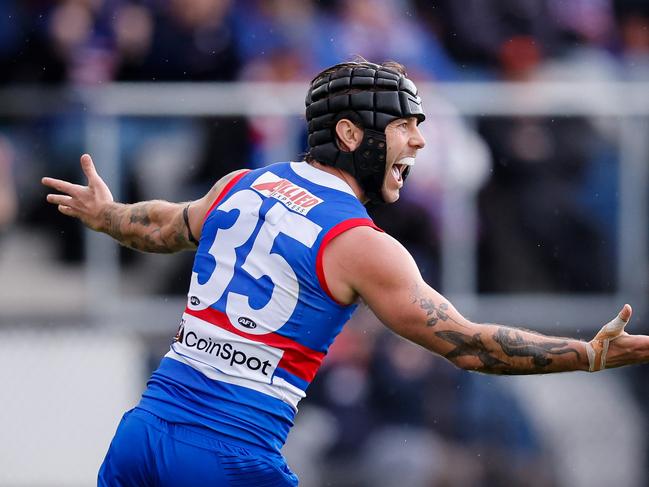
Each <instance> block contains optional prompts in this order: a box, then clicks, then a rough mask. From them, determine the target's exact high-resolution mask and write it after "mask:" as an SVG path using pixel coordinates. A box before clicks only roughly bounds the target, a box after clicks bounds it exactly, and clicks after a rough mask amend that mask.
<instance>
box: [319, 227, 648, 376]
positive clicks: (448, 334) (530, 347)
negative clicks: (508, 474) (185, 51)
mask: <svg viewBox="0 0 649 487" xmlns="http://www.w3.org/2000/svg"><path fill="white" fill-rule="evenodd" d="M324 268H325V276H326V279H327V284H328V286H329V288H330V290H331V291H332V293H333V294H334V296H335V297H337V298H338V299H339V300H341V301H342V302H351V301H352V300H353V299H354V297H355V296H360V297H361V298H362V299H363V300H364V301H365V302H366V303H367V304H368V305H369V307H370V308H371V309H372V310H373V311H374V312H375V313H376V315H377V316H378V317H379V319H380V320H381V321H382V322H383V323H385V324H386V325H387V326H388V327H390V328H391V329H392V330H394V331H395V332H396V333H398V334H399V335H401V336H403V337H405V338H407V339H409V340H411V341H413V342H415V343H418V344H419V345H421V346H423V347H425V348H427V349H428V350H431V351H433V352H435V353H438V354H439V355H441V356H443V357H445V358H447V359H448V360H450V361H451V362H453V363H454V364H455V365H457V366H458V367H461V368H463V369H467V370H475V371H480V372H484V373H490V374H541V373H550V372H563V371H572V370H593V371H594V370H600V368H602V365H604V367H617V366H622V365H629V364H633V363H641V362H645V361H648V360H649V337H647V336H641V335H636V336H632V335H628V334H626V333H625V332H624V331H623V326H624V325H625V324H626V322H627V321H628V320H629V318H630V316H631V308H630V306H628V305H625V306H624V308H623V309H622V311H621V312H620V314H619V316H618V318H616V319H614V320H613V321H612V322H611V323H610V324H607V325H606V327H605V328H606V330H608V331H605V329H602V332H600V334H598V336H597V337H596V338H595V339H593V340H592V341H591V342H588V343H587V342H583V341H580V340H575V339H571V338H558V337H549V336H545V335H542V334H539V333H535V332H532V331H527V330H523V329H519V328H511V327H507V326H503V325H498V324H481V323H474V322H472V321H470V320H468V319H466V318H464V317H463V316H462V315H461V314H460V313H459V312H458V311H457V310H456V309H455V308H454V307H453V305H452V304H451V303H450V302H449V301H448V300H446V298H444V297H443V296H442V295H440V294H439V293H438V292H436V291H435V290H434V289H432V288H431V287H430V286H428V285H427V284H426V283H425V282H424V281H423V279H422V278H421V275H420V273H419V270H418V269H417V266H416V264H415V262H414V260H413V259H412V257H411V256H410V254H409V253H408V252H407V251H406V250H405V249H404V248H403V246H402V245H401V244H400V243H399V242H397V241H396V240H395V239H393V238H392V237H390V236H388V235H386V234H382V233H379V232H376V231H375V230H372V229H371V228H369V227H359V228H354V229H352V230H349V231H348V232H345V233H343V234H342V235H340V236H338V237H337V238H336V239H334V240H333V241H332V242H331V243H330V244H329V247H328V248H327V250H326V251H325V254H324ZM605 335H606V336H605ZM606 340H608V342H606ZM605 349H607V353H603V352H604V350H605ZM602 356H604V358H605V361H604V363H602V361H601V358H602Z"/></svg>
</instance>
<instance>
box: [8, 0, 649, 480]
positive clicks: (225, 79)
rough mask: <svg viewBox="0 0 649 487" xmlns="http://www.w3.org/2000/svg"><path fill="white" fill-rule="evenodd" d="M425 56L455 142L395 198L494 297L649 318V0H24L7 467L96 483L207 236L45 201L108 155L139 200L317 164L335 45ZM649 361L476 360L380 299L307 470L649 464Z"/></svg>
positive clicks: (19, 37)
mask: <svg viewBox="0 0 649 487" xmlns="http://www.w3.org/2000/svg"><path fill="white" fill-rule="evenodd" d="M355 55H362V56H364V57H365V58H367V59H368V60H371V61H375V62H382V61H384V60H397V61H399V62H401V63H403V64H405V65H406V67H407V69H408V72H409V75H410V77H411V78H413V79H414V80H415V81H416V82H417V84H418V86H419V88H420V92H421V95H422V98H423V100H424V106H425V109H426V111H427V113H428V119H427V121H426V123H425V124H423V125H422V130H423V132H424V135H425V137H426V138H427V140H428V145H427V148H426V149H425V150H424V151H423V152H422V153H421V156H420V157H419V158H418V160H417V166H416V168H415V169H414V170H413V172H412V175H411V176H410V178H409V180H408V184H407V185H406V188H405V190H404V191H403V192H402V198H401V199H400V201H399V202H398V203H397V204H395V205H391V206H389V207H381V208H376V209H373V210H372V211H373V216H374V218H375V220H376V222H377V223H378V224H379V225H380V226H381V227H383V228H384V229H385V230H386V231H388V232H389V233H390V234H392V235H394V236H395V237H396V238H398V239H399V240H400V241H401V242H403V243H404V245H405V246H406V247H407V248H408V249H409V250H410V252H411V253H412V254H413V255H414V256H415V258H416V260H417V262H418V264H419V266H420V268H421V271H422V273H423V275H424V276H425V278H426V280H427V281H428V282H429V283H430V284H431V285H432V286H434V287H435V288H436V289H438V290H439V291H440V292H442V293H444V294H445V295H446V296H447V297H449V299H451V301H452V302H453V303H454V304H455V305H456V307H458V309H459V310H460V311H461V312H462V313H463V314H465V315H466V316H467V317H469V318H471V319H473V320H475V321H479V322H498V323H504V324H509V325H514V326H516V325H520V326H524V327H528V328H532V329H535V330H538V331H542V332H544V333H549V334H552V335H566V336H571V337H580V338H584V339H590V338H591V337H592V335H593V334H594V333H595V332H596V331H597V330H598V329H599V328H600V326H601V325H602V324H603V323H605V322H607V321H608V320H609V319H611V318H612V317H613V316H614V315H615V313H616V312H617V311H618V310H619V308H620V306H621V305H622V304H623V303H625V302H629V303H631V304H632V305H633V306H634V318H633V321H632V326H631V331H632V332H635V333H647V332H648V331H649V329H648V328H649V322H648V321H647V319H648V316H647V311H648V309H647V291H648V290H649V238H648V233H647V230H648V222H649V220H648V215H649V197H648V187H649V184H648V183H649V142H648V140H649V123H648V119H649V3H648V2H647V1H646V0H492V1H484V0H394V1H389V0H354V1H352V0H321V1H315V0H267V1H263V0H239V1H234V0H232V1H229V0H60V1H48V0H20V1H19V0H2V1H1V2H0V384H2V385H1V386H0V387H1V389H0V390H1V393H0V397H1V398H2V400H1V403H0V404H1V405H0V431H2V434H0V485H2V486H90V485H93V484H94V483H95V475H96V471H97V469H98V466H99V464H100V463H101V461H102V459H103V455H104V453H105V451H106V449H107V447H108V443H109V441H110V438H111V437H112V434H113V432H114V430H115V428H116V426H117V423H118V422H119V419H120V417H121V414H122V413H123V412H124V411H125V410H126V409H128V408H130V407H132V406H133V405H134V404H136V403H137V401H138V398H139V394H140V393H141V391H142V390H143V388H144V385H145V382H146V378H147V376H148V374H149V373H150V372H151V371H152V370H153V368H155V367H156V366H157V363H158V361H159V360H160V357H161V356H162V355H163V354H164V353H165V351H166V349H167V347H168V345H169V342H170V340H171V337H172V336H173V334H174V333H175V331H176V327H177V323H178V321H179V319H180V315H181V312H182V310H183V307H184V300H185V297H184V294H185V292H186V289H187V287H188V284H189V276H190V270H191V263H192V257H193V254H192V253H184V254H181V255H173V256H167V255H165V256H157V255H144V254H140V253H136V252H133V251H130V250H127V249H124V248H119V247H118V246H117V245H116V244H115V243H113V242H112V241H111V240H110V239H109V238H108V237H106V236H103V235H97V234H91V233H89V232H86V231H84V229H83V228H81V226H80V225H79V224H77V223H76V222H75V221H73V220H71V219H67V218H66V217H63V216H62V215H60V214H59V213H57V211H56V209H55V208H54V207H51V206H48V205H47V204H46V203H45V199H44V196H45V194H46V191H45V189H44V188H42V187H41V186H40V182H39V181H40V178H41V177H42V176H44V175H48V176H52V177H59V178H64V179H69V180H74V181H79V182H82V181H84V180H83V177H82V174H81V173H80V170H79V156H80V154H81V153H83V152H89V153H91V154H92V155H93V157H94V160H95V163H96V165H97V166H98V170H99V172H100V174H102V175H103V176H104V178H105V179H106V181H107V182H108V184H109V185H110V187H111V189H112V190H113V194H114V195H115V197H116V199H118V200H120V201H123V202H133V201H139V200H142V199H154V198H156V199H167V200H171V201H184V200H191V199H196V198H198V197H200V196H202V195H203V194H204V193H205V192H207V190H208V189H209V188H210V187H211V186H212V184H213V183H214V182H215V181H216V180H217V179H218V178H219V177H220V176H222V175H224V174H226V173H227V172H229V171H231V170H233V169H237V168H242V167H250V168H254V167H260V166H262V165H265V164H269V163H271V162H276V161H285V160H300V158H301V155H302V154H303V152H304V151H305V149H306V145H305V141H306V134H305V123H304V117H303V106H304V105H303V103H304V96H305V93H306V89H307V85H308V82H309V81H310V79H311V78H312V77H313V76H314V75H315V74H316V73H317V72H318V71H320V70H321V69H322V68H324V67H326V66H328V65H331V64H334V63H338V62H342V61H346V60H350V59H353V57H354V56H355ZM647 375H649V369H647V368H646V367H635V368H631V369H621V370H616V371H607V372H603V373H600V374H596V375H592V376H590V375H587V374H583V373H575V374H559V375H556V376H545V377H491V376H484V375H479V374H472V373H467V372H463V371H460V370H457V369H455V368H454V367H453V366H451V365H449V364H448V363H446V362H445V361H444V360H443V359H440V358H439V357H436V356H433V355H431V354H429V353H427V352H425V351H423V350H422V349H419V348H418V347H416V346H415V345H412V344H408V343H406V342H405V341H403V340H401V339H399V338H397V337H395V336H394V335H392V334H391V333H389V332H387V331H386V329H385V328H384V327H383V326H382V325H381V324H380V323H379V322H378V321H377V319H376V318H375V317H374V316H373V315H372V314H371V313H370V312H369V311H368V310H367V309H360V310H359V312H358V313H357V314H356V315H355V316H354V318H353V319H352V321H351V322H350V323H349V324H348V325H347V327H346V329H345V331H344V332H343V333H342V334H341V336H340V337H339V338H338V340H337V342H336V343H335V344H334V346H333V347H332V349H331V351H330V353H329V355H328V357H327V358H326V360H325V362H324V365H323V368H322V370H321V372H320V374H319V376H318V377H317V379H316V380H315V382H314V383H313V384H312V386H311V387H310V389H309V397H308V398H307V399H306V400H304V401H303V402H302V403H301V404H300V414H299V415H298V418H297V423H296V427H295V428H294V430H293V433H292V436H291V437H290V440H289V442H288V444H287V445H286V448H285V454H286V456H287V458H288V461H289V464H290V465H291V467H292V468H293V469H294V470H295V471H296V473H298V474H299V475H300V477H301V485H303V486H306V487H319V486H340V487H351V486H386V487H389V486H396V485H398V486H400V487H418V486H422V487H433V486H488V487H491V486H501V485H503V486H504V485H508V486H509V485H530V486H586V485H588V486H590V487H597V486H605V485H620V486H625V487H627V486H629V487H633V486H644V485H649V475H647V471H648V467H649V464H648V461H649V450H648V448H647V446H648V445H647V412H648V411H649V409H648V408H647V406H646V403H647V399H648V397H647V396H648V393H647V388H646V387H644V383H645V382H644V381H645V380H646V378H647Z"/></svg>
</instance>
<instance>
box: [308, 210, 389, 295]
mask: <svg viewBox="0 0 649 487" xmlns="http://www.w3.org/2000/svg"><path fill="white" fill-rule="evenodd" d="M355 227H372V228H373V229H375V230H377V231H379V232H383V230H382V229H381V228H379V227H377V226H376V224H375V223H374V222H373V221H372V220H371V219H369V218H350V219H349V220H345V221H343V222H340V223H338V224H337V225H335V226H334V227H333V228H331V229H330V230H329V231H328V232H327V234H326V235H325V236H324V238H323V239H322V243H321V244H320V248H319V249H318V255H317V257H316V264H315V270H316V275H317V276H318V282H319V283H320V287H321V288H322V290H323V291H324V292H325V294H326V295H327V296H329V298H331V300H332V301H333V302H334V303H336V304H337V305H339V306H343V307H347V306H348V305H346V304H344V303H341V302H339V301H338V300H337V299H336V298H334V296H333V294H331V291H330V290H329V286H327V280H326V279H325V274H324V265H323V262H322V261H323V257H324V250H325V248H326V247H327V245H328V244H329V242H331V241H332V240H333V239H334V238H336V237H337V236H338V235H340V234H341V233H343V232H346V231H347V230H350V229H352V228H355Z"/></svg>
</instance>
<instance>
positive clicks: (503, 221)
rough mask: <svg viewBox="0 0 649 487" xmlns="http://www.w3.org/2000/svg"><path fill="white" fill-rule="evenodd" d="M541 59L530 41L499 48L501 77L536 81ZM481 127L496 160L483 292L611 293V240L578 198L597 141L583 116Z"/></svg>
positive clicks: (486, 218) (487, 212) (492, 121)
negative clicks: (535, 76) (591, 149)
mask: <svg viewBox="0 0 649 487" xmlns="http://www.w3.org/2000/svg"><path fill="white" fill-rule="evenodd" d="M542 57H543V53H542V52H541V50H540V48H539V45H538V44H537V43H536V42H535V41H534V40H533V39H532V38H530V37H514V38H512V39H509V40H508V41H506V42H505V43H503V45H502V46H501V54H500V60H501V74H502V77H503V78H504V79H505V80H507V81H518V82H527V81H529V80H532V79H534V74H535V70H536V69H537V68H538V66H539V63H540V62H541V60H542ZM479 128H480V133H481V134H482V135H483V137H484V138H485V140H486V141H487V143H488V145H489V147H490V149H491V153H492V157H493V161H494V169H493V176H492V178H491V181H490V182H489V183H488V184H487V186H486V187H485V188H484V190H483V191H482V193H481V196H480V205H481V211H482V219H483V222H484V225H483V235H482V242H481V259H480V286H481V289H482V290H484V291H491V292H494V291H495V292H513V291H572V292H579V291H590V292H601V291H610V290H611V289H610V286H611V283H610V280H609V277H608V276H610V275H612V273H613V272H612V255H611V254H612V252H611V248H610V245H612V243H611V242H609V241H608V239H607V237H606V235H604V234H602V233H600V232H599V229H598V228H597V226H596V225H595V224H594V216H593V215H591V214H589V213H588V212H587V211H586V209H585V208H584V207H583V205H582V204H581V202H580V201H579V199H578V197H576V195H577V194H578V193H579V191H580V189H581V187H582V184H583V178H584V173H585V170H586V169H587V167H588V164H589V161H590V157H591V154H590V152H589V151H590V148H592V147H593V146H594V142H595V133H594V130H593V128H592V126H591V125H590V123H589V122H588V121H586V120H584V119H583V118H580V117H553V118H549V117H530V116H525V117H518V116H516V117H485V118H483V119H481V120H480V122H479ZM505 229H506V231H505ZM505 235H507V237H506V241H503V240H502V239H503V238H505ZM505 249H506V250H505Z"/></svg>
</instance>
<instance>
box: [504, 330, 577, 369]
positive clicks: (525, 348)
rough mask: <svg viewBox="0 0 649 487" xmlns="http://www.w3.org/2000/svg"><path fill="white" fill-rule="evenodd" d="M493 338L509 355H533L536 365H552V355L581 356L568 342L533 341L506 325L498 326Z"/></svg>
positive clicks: (533, 361)
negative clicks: (567, 354) (570, 354)
mask: <svg viewBox="0 0 649 487" xmlns="http://www.w3.org/2000/svg"><path fill="white" fill-rule="evenodd" d="M512 335H513V336H512ZM493 338H494V341H496V343H498V344H499V345H500V346H501V347H502V349H503V351H504V352H505V353H506V354H507V355H508V356H509V357H531V358H532V363H533V364H534V365H535V366H536V367H547V366H548V365H550V364H551V363H552V359H551V358H550V357H549V356H550V355H563V354H564V353H574V354H575V355H576V357H577V358H579V352H577V350H575V349H574V348H570V347H568V343H567V342H553V341H546V342H532V341H529V340H525V339H524V338H523V336H522V335H521V333H520V332H516V331H515V330H512V329H509V328H505V327H500V328H498V331H497V332H496V333H495V334H494V337H493ZM539 338H541V337H539Z"/></svg>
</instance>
